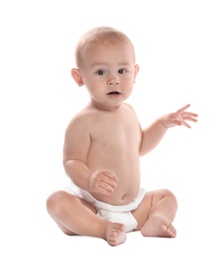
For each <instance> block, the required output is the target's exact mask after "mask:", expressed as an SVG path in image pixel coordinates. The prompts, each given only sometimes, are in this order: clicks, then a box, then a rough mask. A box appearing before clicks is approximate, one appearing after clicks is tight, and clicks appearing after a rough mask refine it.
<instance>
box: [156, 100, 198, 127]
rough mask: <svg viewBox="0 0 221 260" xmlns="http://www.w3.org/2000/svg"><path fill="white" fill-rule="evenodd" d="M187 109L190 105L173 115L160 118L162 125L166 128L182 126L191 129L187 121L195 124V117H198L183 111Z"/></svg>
mask: <svg viewBox="0 0 221 260" xmlns="http://www.w3.org/2000/svg"><path fill="white" fill-rule="evenodd" d="M188 107H190V104H188V105H186V106H184V107H182V108H180V109H178V110H177V111H176V112H175V113H171V114H168V115H165V116H163V117H162V118H161V123H162V125H163V126H165V127H166V128H169V127H173V126H176V125H184V126H186V127H188V128H191V126H190V125H189V124H188V123H187V121H192V122H197V119H196V117H198V115H197V114H195V113H191V112H187V111H185V110H186V109H187V108H188Z"/></svg>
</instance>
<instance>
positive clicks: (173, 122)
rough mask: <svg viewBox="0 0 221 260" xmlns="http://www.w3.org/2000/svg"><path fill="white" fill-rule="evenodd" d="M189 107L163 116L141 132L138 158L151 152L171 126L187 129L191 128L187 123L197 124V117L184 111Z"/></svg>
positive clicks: (187, 106)
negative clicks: (182, 126)
mask: <svg viewBox="0 0 221 260" xmlns="http://www.w3.org/2000/svg"><path fill="white" fill-rule="evenodd" d="M189 107H190V104H188V105H186V106H184V107H182V108H180V109H178V110H177V111H176V112H174V113H169V114H166V115H163V116H162V117H160V118H159V119H157V120H156V121H155V122H153V123H152V124H151V125H150V126H149V127H147V128H146V129H144V130H143V131H142V142H141V146H140V156H143V155H145V154H147V153H148V152H150V151H151V150H153V149H154V148H155V147H156V146H157V145H158V144H159V142H160V141H161V140H162V138H163V137H164V135H165V133H166V132H167V129H168V128H170V127H173V126H181V125H184V126H186V127H187V128H191V126H190V125H189V124H188V123H187V122H188V121H192V122H197V119H196V118H197V117H198V115H197V114H195V113H192V112H188V111H186V109H187V108H189Z"/></svg>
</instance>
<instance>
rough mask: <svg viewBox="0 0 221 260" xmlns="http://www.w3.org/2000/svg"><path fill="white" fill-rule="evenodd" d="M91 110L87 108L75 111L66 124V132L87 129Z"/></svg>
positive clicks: (90, 118) (90, 119)
mask: <svg viewBox="0 0 221 260" xmlns="http://www.w3.org/2000/svg"><path fill="white" fill-rule="evenodd" d="M92 118H93V116H92V112H91V111H89V110H82V111H80V112H79V113H77V114H76V115H75V116H74V117H73V118H72V119H71V121H70V123H69V124H68V126H67V129H66V134H68V133H76V132H81V131H82V130H84V131H85V130H87V129H88V127H87V126H88V125H89V124H90V122H91V121H92V120H93V119H92Z"/></svg>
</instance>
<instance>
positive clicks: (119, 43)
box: [47, 27, 197, 246]
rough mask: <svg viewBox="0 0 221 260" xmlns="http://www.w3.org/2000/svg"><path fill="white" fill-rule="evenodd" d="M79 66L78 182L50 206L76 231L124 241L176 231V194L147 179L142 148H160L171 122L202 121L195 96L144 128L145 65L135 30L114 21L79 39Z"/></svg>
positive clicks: (72, 127)
mask: <svg viewBox="0 0 221 260" xmlns="http://www.w3.org/2000/svg"><path fill="white" fill-rule="evenodd" d="M75 55H76V67H77V68H74V69H72V71H71V74H72V77H73V78H74V80H75V82H76V83H77V85H78V86H79V87H81V86H85V87H86V88H87V90H88V93H89V95H90V102H89V104H88V105H87V106H86V107H85V108H84V109H83V110H82V111H80V112H79V113H78V114H76V115H75V116H74V117H73V119H72V120H71V122H70V123H69V125H68V127H67V129H66V133H65V140H64V151H63V164H64V169H65V172H66V174H67V176H68V177H69V178H70V180H71V182H70V184H69V185H68V186H67V187H65V188H64V189H63V190H60V191H56V192H55V193H53V194H51V195H50V196H49V198H48V199H47V210H48V213H49V214H50V216H51V217H52V218H53V219H54V221H55V222H56V223H57V225H58V226H59V228H60V229H61V230H62V231H63V232H64V233H65V234H68V235H77V234H78V235H84V236H92V237H98V238H102V239H105V240H106V241H107V243H108V244H109V245H112V246H116V245H119V244H122V243H124V242H125V240H126V233H127V232H130V231H138V230H139V231H140V232H141V234H142V235H143V236H146V237H170V238H173V237H175V236H176V229H175V228H174V226H173V225H172V222H173V220H174V218H175V215H176V211H177V201H176V197H175V196H174V194H173V193H172V192H171V191H169V190H166V189H161V190H156V191H145V190H144V189H143V188H141V187H140V179H141V177H140V174H141V173H140V162H139V158H140V156H143V155H145V154H147V153H149V152H150V151H151V150H153V149H154V148H155V147H156V146H157V145H158V144H159V142H160V141H161V139H162V138H163V137H164V135H165V133H166V132H167V131H168V128H170V127H173V126H176V125H178V126H180V125H183V126H186V127H188V128H190V127H191V126H190V125H189V124H188V121H192V122H197V119H196V118H197V114H195V113H191V112H188V111H186V110H187V109H188V108H189V106H190V105H189V104H188V105H186V106H184V107H182V108H180V109H178V110H177V111H176V112H174V113H169V114H166V115H163V116H161V117H160V118H158V119H157V120H156V121H155V122H153V123H152V124H151V125H150V126H149V127H147V128H146V129H141V127H140V124H139V121H138V119H137V116H136V114H135V111H134V109H133V107H132V106H131V105H129V104H127V103H125V100H127V98H128V97H129V96H130V95H131V93H132V91H133V85H134V83H135V79H136V77H137V74H138V72H139V66H138V65H137V64H136V62H135V52H134V47H133V45H132V43H131V41H130V39H128V37H127V36H126V35H125V34H124V33H122V32H120V31H118V30H116V29H114V28H111V27H96V28H93V29H92V30H90V31H88V32H87V33H86V34H84V35H83V36H82V37H81V39H80V41H79V42H78V44H77V47H76V53H75Z"/></svg>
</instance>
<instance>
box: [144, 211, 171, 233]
mask: <svg viewBox="0 0 221 260" xmlns="http://www.w3.org/2000/svg"><path fill="white" fill-rule="evenodd" d="M141 233H142V235H143V236H145V237H171V238H173V237H175V236H176V229H175V228H174V226H173V225H172V223H171V222H170V221H169V220H167V219H165V218H163V217H161V216H158V215H157V216H156V215H155V216H151V217H150V218H149V219H148V220H147V222H146V223H145V225H144V226H143V227H142V229H141Z"/></svg>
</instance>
